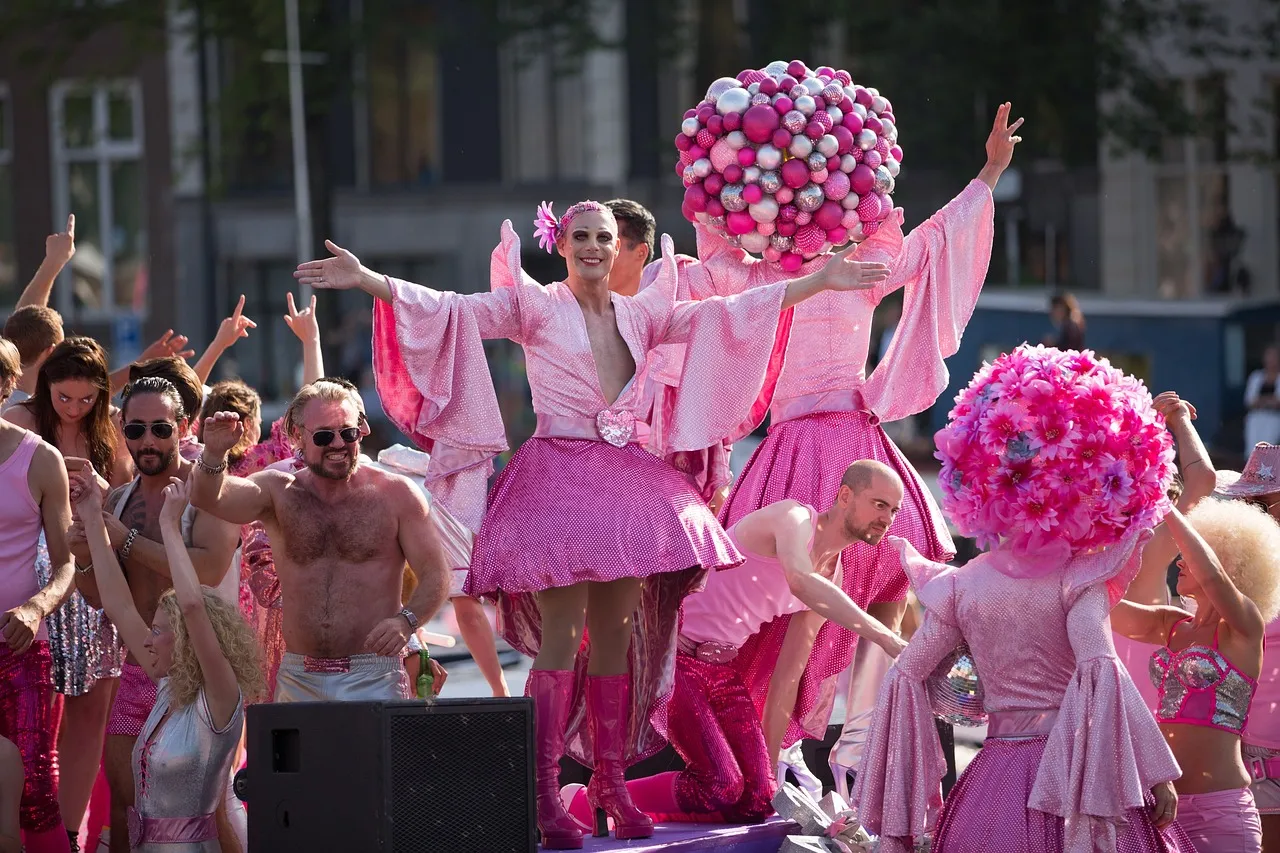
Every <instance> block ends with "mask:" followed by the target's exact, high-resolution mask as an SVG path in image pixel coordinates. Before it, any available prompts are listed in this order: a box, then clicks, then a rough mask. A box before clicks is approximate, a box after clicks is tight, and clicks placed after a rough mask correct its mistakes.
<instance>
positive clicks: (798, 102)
mask: <svg viewBox="0 0 1280 853" xmlns="http://www.w3.org/2000/svg"><path fill="white" fill-rule="evenodd" d="M792 106H794V107H795V108H796V109H798V110H799V111H800V112H802V113H804V114H805V115H806V116H811V115H813V114H814V113H815V112H817V111H818V102H817V101H815V100H814V99H813V96H812V95H801V96H800V97H798V98H794V99H793V100H792Z"/></svg>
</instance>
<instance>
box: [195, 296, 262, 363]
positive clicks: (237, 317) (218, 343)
mask: <svg viewBox="0 0 1280 853" xmlns="http://www.w3.org/2000/svg"><path fill="white" fill-rule="evenodd" d="M243 312H244V294H243V293H242V294H240V301H239V302H237V303H236V310H234V311H232V312H231V316H230V317H227V318H226V319H225V320H223V321H222V322H221V323H220V324H218V331H217V334H215V335H214V336H213V340H212V341H211V342H210V343H209V348H208V349H206V350H205V351H204V355H202V356H200V360H199V361H197V362H196V366H195V368H194V369H195V372H196V376H198V377H200V381H201V382H203V383H205V384H206V385H207V384H209V376H210V375H211V374H212V373H213V366H214V365H215V364H216V363H217V362H218V359H220V358H222V354H223V353H225V352H226V351H227V350H229V349H231V347H233V346H234V345H235V343H236V341H238V340H240V339H241V338H247V337H249V330H250V329H256V328H258V324H257V323H255V322H253V321H252V320H250V319H249V318H248V317H246V316H244V313H243Z"/></svg>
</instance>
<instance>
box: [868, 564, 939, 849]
mask: <svg viewBox="0 0 1280 853" xmlns="http://www.w3.org/2000/svg"><path fill="white" fill-rule="evenodd" d="M921 595H922V597H924V598H927V599H928V601H929V603H928V606H927V607H926V609H925V616H924V621H923V622H922V623H921V625H920V628H919V630H917V631H916V633H915V634H914V635H913V636H912V637H911V642H910V643H909V644H908V645H907V648H906V649H905V650H903V652H902V654H900V655H899V656H898V658H897V660H895V661H894V663H893V666H892V667H891V668H890V669H889V673H888V675H887V676H885V680H884V683H883V684H882V685H881V687H880V695H879V697H878V699H877V701H876V706H875V711H874V713H873V715H872V719H871V727H870V729H869V730H868V732H867V739H866V742H865V745H864V747H863V752H862V764H861V765H860V766H859V767H858V774H857V777H856V778H855V781H854V786H853V793H852V795H851V796H852V802H853V805H854V807H855V808H856V809H857V811H858V817H859V819H860V820H861V821H862V823H863V824H864V825H865V826H866V827H867V829H869V830H870V831H871V832H873V833H875V834H877V835H879V836H880V850H881V851H883V853H910V851H911V850H912V848H913V842H914V839H916V838H919V837H920V836H922V835H924V834H926V833H928V832H932V831H933V829H934V827H935V825H936V823H937V820H938V814H939V812H940V810H941V809H942V785H941V783H942V777H943V776H945V775H946V772H947V761H946V758H944V757H943V754H942V744H941V743H940V742H939V740H938V729H937V726H936V724H935V723H934V716H933V709H932V707H931V706H930V704H929V695H928V691H927V690H926V689H925V681H926V679H928V678H929V676H930V675H932V674H933V672H934V670H935V669H936V668H937V666H938V664H940V663H941V662H942V661H943V660H945V659H946V658H947V656H948V655H950V654H951V653H952V652H954V651H955V649H956V647H957V646H958V645H959V644H960V643H961V642H962V641H963V640H964V637H963V635H962V634H961V632H960V629H959V628H958V627H957V626H956V624H955V580H954V575H953V574H943V575H940V576H939V577H937V578H936V579H934V580H932V581H930V582H929V584H928V585H927V586H926V590H922V591H921Z"/></svg>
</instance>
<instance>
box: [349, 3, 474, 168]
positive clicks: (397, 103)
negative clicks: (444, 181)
mask: <svg viewBox="0 0 1280 853" xmlns="http://www.w3.org/2000/svg"><path fill="white" fill-rule="evenodd" d="M433 17H434V15H433V10H432V9H431V8H429V7H425V8H424V7H421V6H415V5H406V6H404V7H402V8H401V7H397V14H396V15H395V16H394V17H390V16H388V17H386V18H382V19H379V20H378V21H377V22H376V23H375V31H374V36H373V40H372V43H371V45H370V49H369V52H368V57H369V59H368V62H369V76H368V80H369V147H370V155H371V158H372V164H371V165H372V168H371V170H370V172H371V178H372V181H373V183H374V184H375V185H378V186H384V187H387V186H398V187H411V186H422V185H426V184H431V183H435V182H436V181H438V180H439V179H440V166H441V154H440V131H441V128H440V122H439V115H440V61H439V55H438V54H437V52H436V48H435V45H434V44H433V43H432V41H431V38H430V33H431V31H432V18H433ZM458 131H459V132H461V133H468V132H469V131H467V130H466V129H464V128H458Z"/></svg>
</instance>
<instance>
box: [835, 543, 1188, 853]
mask: <svg viewBox="0 0 1280 853" xmlns="http://www.w3.org/2000/svg"><path fill="white" fill-rule="evenodd" d="M1147 535H1149V533H1148V534H1144V535H1135V536H1133V537H1131V538H1130V539H1128V540H1126V541H1125V542H1123V543H1121V544H1119V545H1117V546H1115V547H1113V548H1111V549H1108V550H1107V551H1105V552H1102V553H1099V554H1090V555H1083V556H1079V557H1077V558H1075V559H1073V560H1070V561H1068V562H1066V563H1064V564H1063V565H1062V566H1061V567H1060V569H1059V570H1058V571H1057V572H1054V573H1052V574H1048V575H1040V576H1037V577H1034V578H1011V577H1010V576H1009V575H1008V574H1006V573H1005V571H1004V570H1003V569H1004V568H1005V567H1003V566H1001V565H1000V563H1001V560H1000V559H999V557H1000V556H1001V555H995V554H993V553H987V554H982V555H980V556H978V557H976V558H974V559H973V560H972V561H970V562H969V563H968V564H966V565H965V566H963V567H960V568H948V569H941V570H940V571H937V572H936V574H935V576H934V577H933V579H932V580H930V581H929V582H928V583H927V584H925V585H924V586H923V588H922V589H920V590H919V597H920V602H921V604H923V605H924V607H925V611H926V613H925V620H924V624H923V625H922V626H921V627H920V630H919V631H918V632H917V633H916V635H915V636H914V637H912V640H911V643H910V645H909V646H908V647H907V649H906V650H905V651H904V652H903V653H902V655H900V656H899V657H898V659H897V661H896V662H895V664H894V667H893V669H891V670H890V672H889V676H888V678H886V680H885V683H884V686H883V687H882V688H881V692H880V701H879V703H878V704H877V706H876V711H875V716H874V719H873V721H872V725H871V731H870V733H869V735H868V738H867V745H866V748H865V751H864V753H863V759H862V766H861V768H860V769H859V771H858V776H857V781H856V783H855V786H854V791H853V800H854V802H855V805H856V806H857V808H858V811H859V816H860V817H861V818H862V820H863V823H865V824H866V825H867V827H868V828H869V829H870V830H871V831H873V832H876V833H877V834H880V835H882V836H887V837H889V838H893V839H897V840H898V841H899V842H905V841H909V840H910V839H911V838H913V837H918V836H920V835H922V834H924V833H926V832H928V831H930V830H932V829H933V827H934V825H935V822H936V818H937V812H938V809H939V807H940V806H941V792H940V790H939V785H938V781H939V780H940V779H941V777H942V774H943V772H944V771H945V762H944V761H943V758H942V752H941V747H940V745H939V743H938V740H937V737H936V736H935V735H934V727H933V716H932V713H931V709H930V708H929V707H928V700H927V698H926V693H925V689H924V681H925V679H927V678H928V677H929V676H930V675H931V674H932V673H933V671H934V669H935V668H936V667H937V665H938V664H939V663H940V662H941V661H942V660H944V659H945V658H946V657H947V656H948V655H949V654H950V653H951V652H952V651H953V650H954V649H955V648H956V646H957V645H958V644H959V643H961V642H962V641H963V642H967V643H968V646H969V649H970V651H971V653H972V655H973V658H974V661H975V664H976V666H977V669H978V672H980V673H981V674H982V682H983V691H984V704H985V707H986V710H987V711H988V712H1004V711H1025V710H1035V711H1040V710H1048V709H1053V708H1057V709H1058V719H1057V724H1056V725H1055V726H1054V727H1053V729H1052V731H1051V732H1050V734H1049V735H1048V737H1047V739H1046V740H1045V744H1044V752H1043V755H1042V757H1041V759H1040V761H1039V764H1038V766H1037V769H1036V775H1035V779H1034V783H1033V784H1032V786H1031V788H1030V792H1029V793H1028V795H1027V800H1026V802H1025V806H1026V808H1027V809H1034V810H1036V811H1039V812H1044V813H1046V814H1049V815H1054V816H1057V817H1060V818H1063V820H1064V824H1063V826H1064V836H1063V847H1062V849H1063V850H1065V851H1071V852H1072V853H1077V851H1078V852H1079V853H1083V851H1089V853H1092V851H1094V850H1095V849H1101V850H1107V849H1113V848H1114V845H1115V843H1116V832H1117V826H1118V824H1120V823H1121V822H1122V821H1123V820H1124V819H1125V816H1126V815H1127V813H1128V811H1129V809H1132V808H1137V807H1139V806H1141V805H1142V804H1143V802H1144V798H1145V796H1146V794H1147V792H1148V791H1149V790H1150V788H1151V786H1153V785H1155V784H1156V783H1158V782H1165V781H1172V780H1174V779H1176V778H1178V776H1179V775H1180V771H1179V769H1178V765H1177V762H1175V761H1174V758H1173V755H1172V753H1171V752H1170V751H1169V747H1168V745H1167V744H1166V743H1165V740H1164V736H1163V735H1162V734H1161V733H1160V729H1159V727H1158V726H1157V725H1156V722H1155V719H1154V718H1153V717H1152V716H1151V713H1150V711H1148V710H1147V708H1146V707H1145V705H1143V703H1142V699H1141V697H1140V696H1139V695H1138V693H1137V691H1136V690H1135V689H1134V687H1133V682H1132V681H1131V680H1130V679H1129V676H1128V674H1127V673H1126V672H1125V671H1124V668H1123V667H1121V666H1120V662H1119V661H1118V660H1117V659H1116V656H1115V651H1114V647H1113V646H1112V644H1111V625H1110V619H1109V613H1110V608H1111V606H1112V604H1113V601H1112V598H1111V594H1110V590H1109V589H1108V581H1111V580H1115V579H1117V578H1121V577H1128V576H1131V574H1132V573H1135V572H1136V571H1137V567H1138V564H1139V562H1140V560H1141V551H1142V548H1141V545H1142V543H1143V542H1145V538H1146V536H1147ZM892 544H893V546H894V547H895V549H897V550H898V551H899V553H900V554H901V556H902V559H903V563H904V568H905V569H906V571H907V572H908V574H910V575H912V576H913V577H916V576H923V575H925V574H928V573H929V572H928V570H925V569H923V568H922V566H921V564H922V563H923V562H924V561H923V560H922V558H920V557H919V555H918V554H916V553H915V551H914V549H912V548H911V547H910V545H909V544H908V543H906V542H905V541H902V540H899V539H896V538H895V539H894V540H893V541H892ZM1024 825H1025V824H1024V823H1015V824H1014V826H1013V827H1012V828H1011V829H1010V832H1011V833H1014V835H1015V840H1016V833H1018V832H1019V831H1021V830H1020V829H1019V827H1021V826H1024ZM1033 841H1034V840H1033ZM1009 848H1010V849H1016V844H1015V843H1013V842H1010V844H1009Z"/></svg>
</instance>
